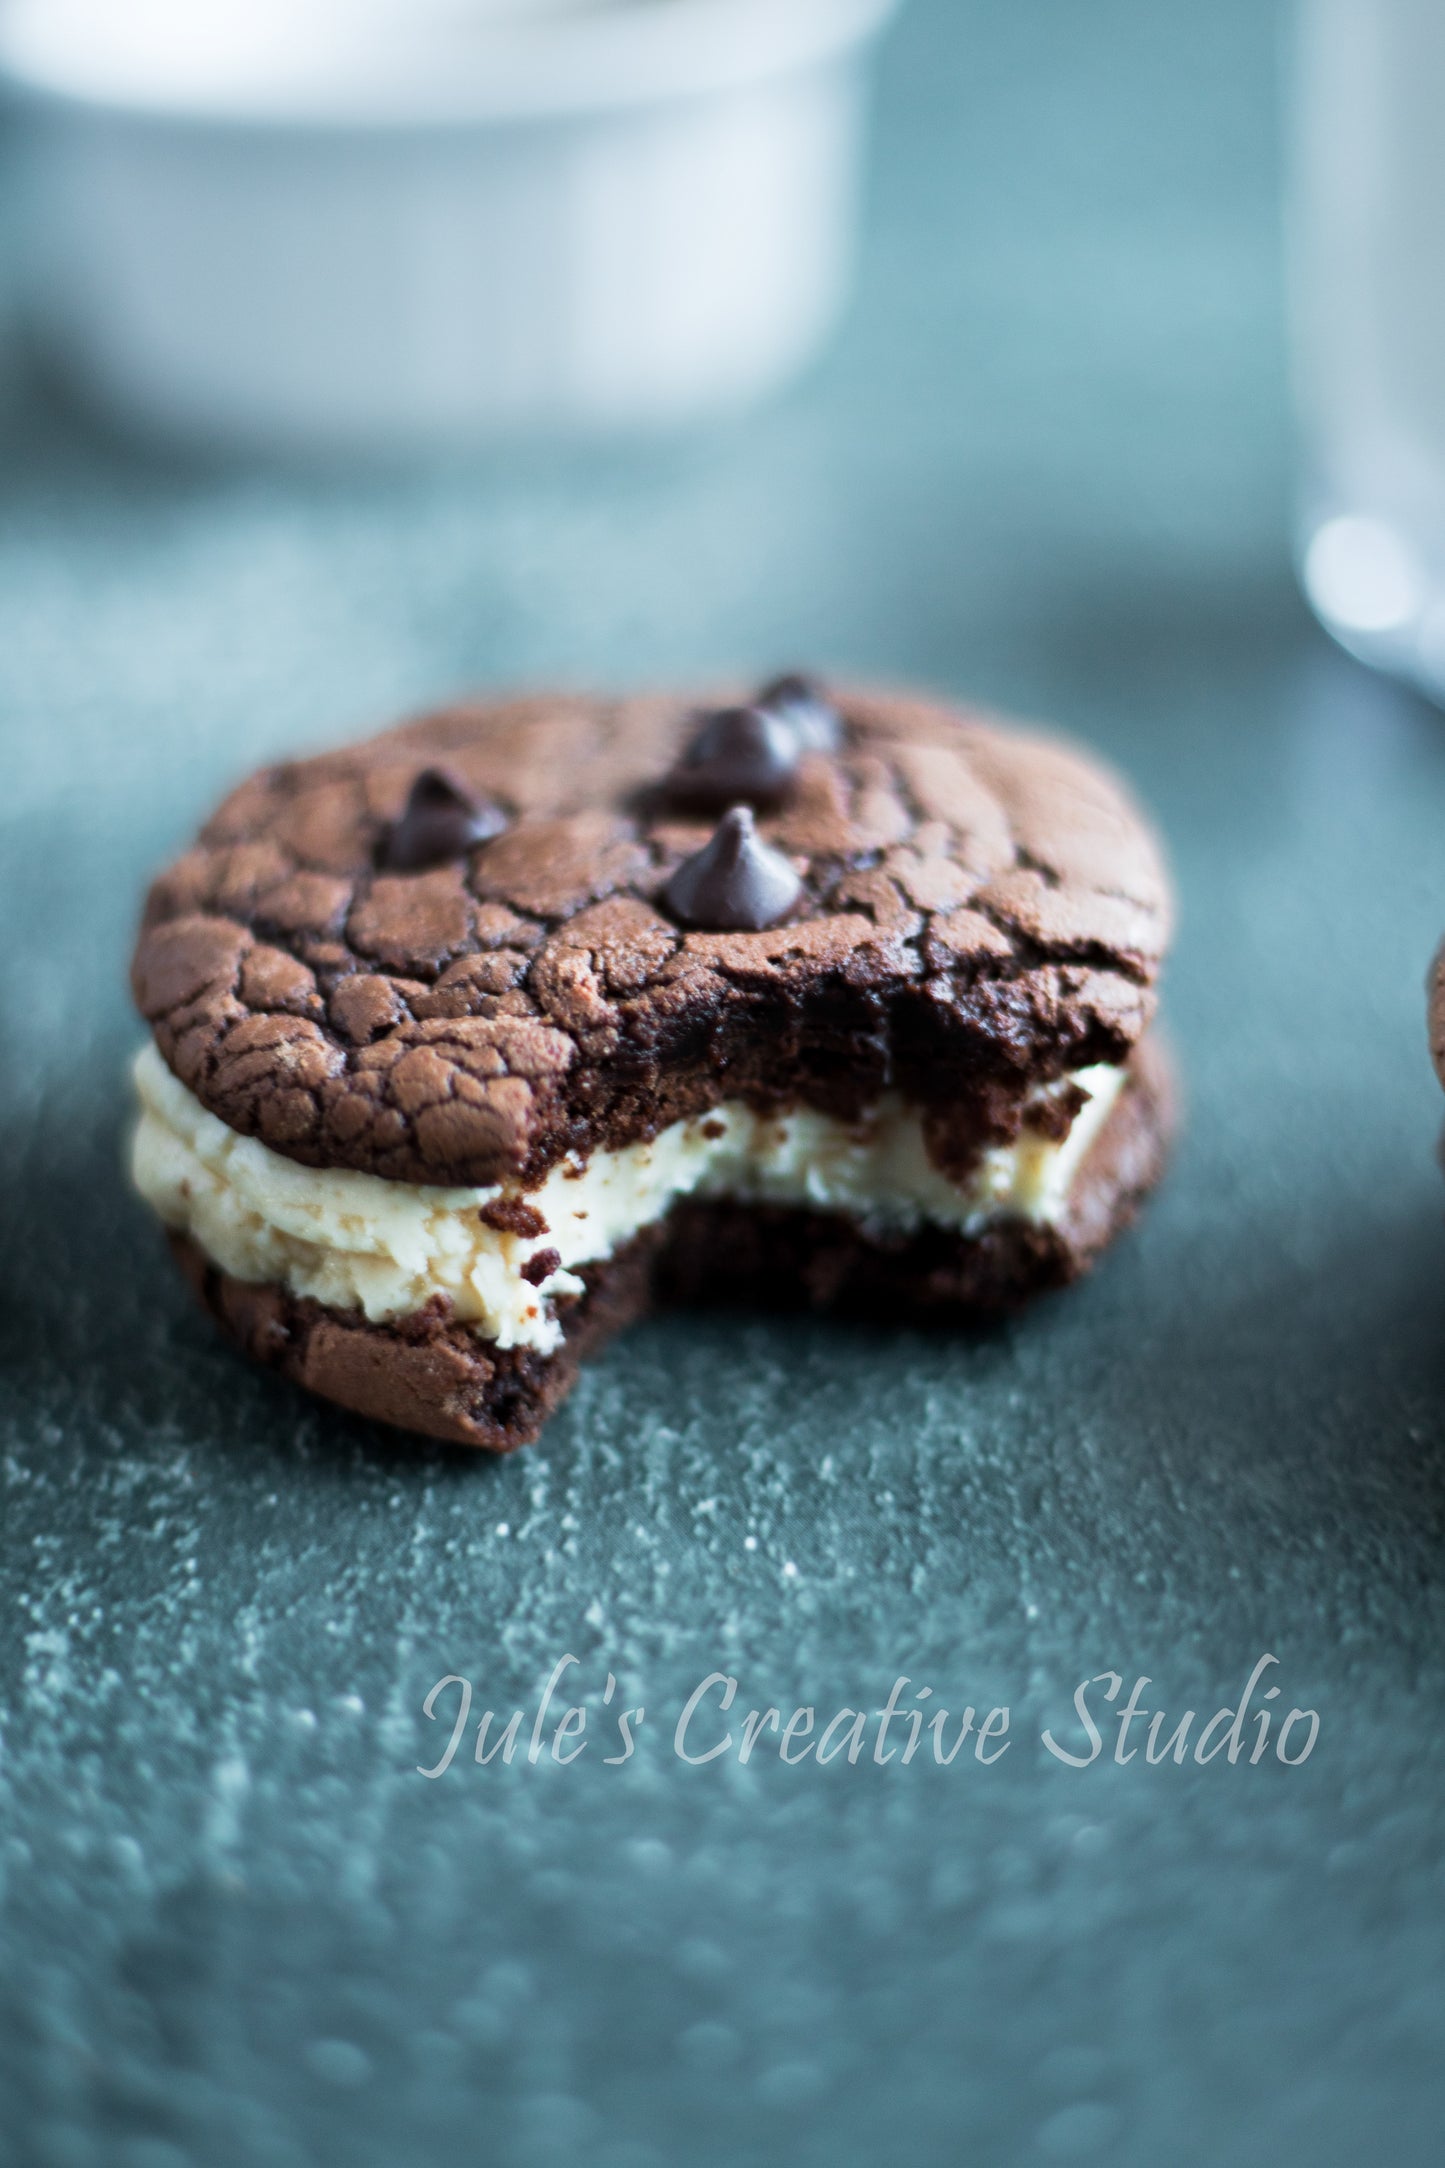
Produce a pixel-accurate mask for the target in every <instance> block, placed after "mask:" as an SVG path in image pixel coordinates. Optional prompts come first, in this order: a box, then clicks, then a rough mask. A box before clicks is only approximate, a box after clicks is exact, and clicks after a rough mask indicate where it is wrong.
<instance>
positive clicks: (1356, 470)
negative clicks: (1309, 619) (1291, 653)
mask: <svg viewBox="0 0 1445 2168" xmlns="http://www.w3.org/2000/svg"><path fill="white" fill-rule="evenodd" d="M1296 27H1297V44H1296V53H1295V67H1294V74H1293V100H1294V102H1293V113H1292V124H1293V145H1292V149H1293V172H1292V185H1291V191H1290V204H1289V273H1290V284H1291V302H1292V315H1293V333H1294V338H1293V346H1294V378H1295V392H1296V404H1297V408H1298V415H1299V425H1300V459H1301V488H1300V501H1299V531H1298V551H1299V564H1300V573H1301V578H1302V580H1303V583H1304V587H1305V591H1306V593H1307V595H1308V596H1309V599H1310V602H1311V603H1312V605H1313V607H1314V609H1315V611H1316V613H1317V614H1318V616H1319V617H1320V618H1321V619H1322V621H1323V622H1324V624H1325V625H1326V626H1327V627H1328V629H1329V630H1330V631H1331V632H1332V633H1334V635H1335V636H1336V638H1337V639H1339V640H1340V641H1341V642H1342V643H1343V644H1344V645H1345V646H1347V647H1348V648H1350V649H1351V650H1352V651H1353V652H1354V653H1356V654H1358V655H1360V656H1362V657H1363V658H1364V659H1365V660H1367V661H1369V662H1373V663H1376V664H1379V665H1380V666H1382V667H1384V668H1387V669H1391V670H1394V671H1397V672H1398V673H1400V674H1401V675H1404V676H1407V677H1409V678H1411V679H1413V680H1415V681H1416V682H1417V683H1420V684H1422V685H1423V686H1425V687H1426V688H1427V689H1428V690H1430V691H1432V692H1434V693H1436V694H1441V695H1445V123H1442V114H1445V0H1298V14H1297V26H1296Z"/></svg>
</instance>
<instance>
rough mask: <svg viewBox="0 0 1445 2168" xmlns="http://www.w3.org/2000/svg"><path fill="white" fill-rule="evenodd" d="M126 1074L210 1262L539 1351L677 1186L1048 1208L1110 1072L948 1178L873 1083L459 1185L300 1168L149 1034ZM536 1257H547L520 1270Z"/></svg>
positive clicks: (357, 1306) (903, 1114)
mask: <svg viewBox="0 0 1445 2168" xmlns="http://www.w3.org/2000/svg"><path fill="white" fill-rule="evenodd" d="M135 1080H136V1086H137V1089H138V1091H139V1094H140V1101H141V1118H140V1122H139V1125H138V1127H137V1130H136V1133H135V1142H134V1147H133V1152H132V1170H133V1173H134V1177H135V1182H136V1186H137V1187H138V1189H139V1190H140V1192H141V1194H142V1196H144V1197H145V1198H146V1200H147V1201H148V1203H149V1204H150V1205H152V1206H153V1208H154V1209H155V1211H156V1212H158V1213H159V1215H160V1217H161V1218H162V1219H163V1220H164V1221H165V1223H166V1225H167V1226H168V1227H172V1228H176V1229H178V1230H179V1231H181V1232H182V1233H184V1234H186V1235H188V1236H189V1237H190V1238H191V1240H192V1241H193V1242H195V1243H196V1244H197V1246H198V1247H199V1248H200V1249H201V1250H203V1251H204V1253H205V1254H206V1256H207V1257H208V1258H210V1260H211V1261H212V1263H213V1264H215V1265H217V1266H219V1267H220V1269H221V1270H222V1271H223V1272H227V1273H229V1274H231V1275H232V1276H233V1277H234V1278H235V1279H238V1280H246V1281H251V1282H257V1283H263V1284H271V1285H279V1286H282V1287H285V1288H287V1289H288V1290H289V1291H290V1292H291V1293H292V1294H294V1295H299V1296H310V1297H312V1298H313V1299H314V1300H315V1301H317V1302H321V1303H325V1304H327V1305H328V1306H329V1307H330V1308H333V1309H338V1310H360V1311H361V1312H362V1313H363V1314H364V1315H365V1316H366V1317H368V1318H370V1319H372V1320H373V1321H376V1322H381V1321H384V1320H386V1319H391V1318H398V1317H406V1316H409V1315H412V1314H414V1313H415V1312H416V1311H418V1310H421V1309H423V1308H424V1307H425V1306H426V1304H427V1303H428V1302H429V1301H431V1300H432V1299H433V1298H434V1297H435V1296H438V1295H441V1296H445V1297H446V1299H447V1300H448V1301H449V1302H450V1303H451V1305H452V1309H453V1312H454V1314H455V1316H456V1317H457V1319H458V1320H460V1321H461V1322H462V1323H464V1324H467V1325H470V1326H472V1327H473V1328H474V1329H475V1330H476V1332H477V1333H478V1334H479V1335H481V1336H482V1337H484V1338H485V1339H487V1340H490V1341H494V1342H495V1343H496V1345H497V1346H498V1347H503V1348H508V1347H530V1348H536V1349H538V1350H539V1351H540V1352H542V1353H547V1352H550V1351H551V1350H552V1349H554V1348H555V1347H556V1346H557V1345H558V1343H559V1342H560V1340H561V1338H562V1324H561V1321H560V1319H559V1316H558V1312H557V1302H558V1298H559V1297H565V1296H570V1295H579V1294H581V1293H582V1291H583V1285H584V1283H583V1281H582V1279H581V1278H580V1277H579V1274H580V1272H581V1270H582V1268H583V1267H584V1266H587V1265H591V1264H597V1263H600V1262H601V1261H602V1260H604V1259H605V1258H608V1257H611V1256H612V1255H613V1254H614V1252H615V1251H616V1250H618V1249H620V1248H621V1247H622V1246H623V1245H624V1244H625V1243H627V1242H629V1241H630V1240H631V1239H632V1237H633V1236H634V1235H637V1234H640V1233H641V1232H642V1231H643V1230H644V1229H645V1228H648V1227H652V1226H655V1225H656V1224H657V1222H658V1221H659V1220H661V1219H663V1218H664V1217H665V1216H666V1214H667V1212H668V1211H669V1209H670V1208H671V1206H672V1205H673V1204H674V1203H675V1202H676V1201H677V1200H678V1199H679V1198H681V1197H712V1198H727V1199H729V1200H732V1201H736V1202H750V1203H760V1204H779V1205H792V1206H800V1207H805V1208H807V1209H808V1210H811V1211H817V1212H837V1213H841V1214H845V1215H847V1216H848V1217H849V1218H851V1219H854V1220H856V1221H858V1222H860V1223H861V1224H862V1225H863V1227H864V1228H865V1229H872V1230H875V1231H878V1232H880V1233H881V1232H890V1233H891V1232H903V1233H907V1232H909V1231H912V1230H916V1229H917V1228H919V1227H922V1226H927V1225H932V1226H939V1227H945V1228H950V1229H953V1230H955V1231H956V1232H957V1233H959V1234H961V1235H974V1234H978V1233H981V1232H982V1231H983V1230H984V1229H985V1228H987V1227H989V1226H991V1225H993V1224H994V1223H995V1222H997V1221H1000V1220H1022V1221H1026V1222H1030V1223H1032V1224H1034V1225H1036V1226H1050V1225H1053V1224H1055V1223H1057V1221H1058V1220H1059V1218H1060V1217H1061V1216H1062V1214H1063V1212H1064V1211H1065V1209H1066V1207H1067V1205H1068V1201H1069V1194H1070V1191H1071V1189H1072V1187H1073V1184H1074V1181H1075V1178H1076V1176H1077V1175H1078V1172H1079V1169H1080V1167H1081V1166H1082V1164H1083V1162H1084V1159H1085V1157H1086V1156H1087V1153H1088V1151H1089V1147H1090V1145H1091V1144H1092V1143H1093V1142H1094V1139H1095V1138H1096V1137H1097V1136H1098V1134H1099V1131H1100V1129H1101V1128H1102V1127H1103V1125H1104V1122H1105V1121H1106V1119H1107V1117H1108V1114H1109V1111H1110V1109H1111V1107H1112V1106H1113V1104H1114V1101H1115V1099H1116V1098H1117V1097H1118V1094H1119V1091H1120V1088H1121V1086H1122V1085H1123V1082H1124V1071H1123V1070H1122V1069H1120V1068H1115V1067H1112V1066H1110V1065H1106V1064H1099V1065H1097V1066H1095V1067H1093V1068H1089V1069H1081V1070H1078V1071H1077V1072H1075V1074H1074V1075H1073V1076H1072V1077H1070V1078H1068V1079H1067V1080H1065V1081H1067V1082H1068V1083H1071V1084H1074V1085H1077V1086H1078V1088H1079V1089H1080V1090H1081V1091H1082V1092H1084V1093H1085V1094H1086V1095H1087V1097H1086V1100H1085V1104H1084V1105H1083V1107H1082V1108H1081V1109H1080V1111H1079V1112H1078V1113H1077V1114H1076V1115H1075V1117H1074V1121H1073V1124H1072V1126H1071V1127H1070V1129H1069V1132H1068V1134H1067V1136H1065V1137H1063V1138H1061V1139H1060V1138H1056V1137H1051V1136H1048V1135H1046V1134H1045V1133H1044V1131H1043V1128H1042V1127H1035V1128H1030V1127H1029V1125H1028V1121H1027V1116H1026V1118H1025V1126H1024V1128H1023V1129H1022V1131H1021V1132H1020V1134H1019V1136H1018V1137H1017V1138H1016V1140H1015V1141H1014V1142H1013V1143H1011V1144H1005V1145H996V1146H993V1147H991V1148H989V1149H987V1150H985V1151H984V1152H983V1154H982V1156H981V1157H980V1159H979V1160H978V1162H977V1164H976V1165H975V1167H974V1168H973V1170H972V1171H971V1173H970V1174H969V1176H968V1178H967V1180H966V1181H963V1182H954V1181H951V1180H950V1179H949V1178H948V1176H947V1175H945V1174H944V1173H942V1172H941V1170H940V1169H939V1168H938V1167H937V1166H936V1165H935V1164H934V1162H933V1161H932V1159H930V1157H929V1154H928V1149H927V1145H926V1143H925V1139H924V1131H923V1123H922V1121H921V1119H920V1116H919V1114H918V1112H917V1110H916V1109H915V1108H913V1107H911V1106H910V1105H908V1104H907V1103H906V1102H905V1101H904V1100H903V1099H902V1098H901V1097H900V1096H899V1095H898V1094H896V1093H892V1092H889V1093H885V1094H884V1095H883V1097H882V1098H880V1099H879V1100H878V1102H877V1103H876V1105H875V1106H874V1107H873V1108H871V1109H870V1110H869V1112H868V1114H867V1115H866V1117H865V1118H864V1119H862V1120H861V1121H857V1122H845V1121H840V1120H838V1119H837V1118H836V1117H835V1116H833V1115H828V1114H820V1113H817V1112H815V1111H814V1110H813V1109H811V1108H808V1107H795V1108H793V1109H791V1110H790V1111H788V1112H785V1113H763V1114H760V1113H757V1112H755V1111H754V1110H753V1109H752V1108H751V1107H748V1106H746V1105H744V1104H743V1103H742V1102H741V1101H740V1100H724V1102H723V1103H722V1104H721V1105H720V1106H716V1107H712V1108H710V1109H709V1110H708V1111H707V1112H706V1113H705V1114H699V1115H694V1116H691V1117H690V1118H689V1119H688V1120H686V1121H680V1122H673V1123H672V1124H670V1125H669V1126H668V1127H667V1128H665V1129H663V1130H660V1131H659V1132H658V1134H657V1135H656V1136H655V1137H651V1138H648V1139H645V1140H644V1141H642V1142H639V1143H636V1144H628V1145H624V1146H622V1147H621V1148H620V1149H619V1150H616V1151H597V1152H593V1153H592V1154H591V1155H590V1157H589V1158H587V1159H585V1160H583V1159H578V1158H569V1159H566V1160H563V1161H561V1162H560V1163H559V1164H558V1165H556V1166H554V1167H552V1168H551V1169H549V1171H548V1172H547V1173H546V1174H545V1175H544V1176H543V1178H542V1180H541V1181H540V1182H537V1183H535V1184H534V1185H533V1186H532V1187H531V1188H523V1187H522V1186H521V1185H520V1184H519V1183H515V1182H504V1183H497V1184H493V1185H491V1186H490V1187H481V1188H470V1189H468V1188H447V1187H442V1186H440V1185H432V1184H428V1183H419V1182H391V1181H386V1180H384V1179H383V1178H382V1177H380V1176H379V1175H373V1174H360V1173H355V1172H353V1171H351V1170H349V1169H344V1168H343V1169H330V1168H318V1167H303V1166H300V1165H298V1164H297V1162H296V1161H295V1160H291V1159H286V1158H284V1157H283V1156H282V1155H281V1153H279V1152H273V1151H272V1150H271V1149H270V1147H269V1146H268V1145H265V1144H262V1143H260V1142H259V1140H258V1139H256V1138H255V1137H243V1136H240V1135H239V1134H238V1133H237V1132H236V1131H235V1130H233V1129H229V1128H227V1126H226V1124H225V1123H224V1122H222V1121H221V1120H220V1119H219V1118H218V1117H217V1116H216V1115H214V1114H212V1113H210V1112H209V1111H208V1109H207V1108H205V1107H203V1106H202V1105H201V1103H200V1101H199V1100H198V1099H197V1098H196V1097H195V1096H194V1094H193V1093H191V1092H190V1091H188V1090H187V1089H186V1087H185V1086H184V1085H183V1084H182V1083H181V1082H180V1080H179V1079H178V1078H177V1077H175V1076H173V1075H172V1073H171V1071H170V1070H169V1069H168V1068H167V1067H166V1064H165V1062H164V1060H163V1059H162V1057H161V1055H160V1054H159V1052H158V1051H157V1049H156V1048H155V1047H154V1046H153V1045H148V1046H146V1047H145V1048H144V1049H143V1050H142V1052H141V1054H140V1055H139V1057H138V1058H137V1061H136V1065H135ZM1057 1089H1058V1087H1055V1090H1056V1091H1057ZM1040 1112H1042V1109H1040ZM503 1200H505V1201H506V1202H508V1203H512V1202H522V1203H525V1204H526V1205H528V1206H530V1207H531V1210H532V1212H533V1213H535V1214H536V1215H538V1216H539V1217H540V1220H541V1222H542V1223H543V1224H542V1230H541V1231H540V1232H537V1233H533V1234H520V1233H516V1232H512V1231H508V1230H507V1229H505V1228H500V1227H496V1226H493V1225H491V1224H490V1223H489V1221H488V1220H486V1219H485V1218H483V1216H482V1215H483V1213H484V1212H485V1211H486V1210H487V1208H488V1207H489V1206H496V1205H497V1204H498V1203H499V1202H500V1201H503ZM518 1216H519V1217H525V1216H524V1215H518ZM528 1224H535V1223H534V1222H528ZM548 1252H551V1253H553V1256H552V1257H547V1256H546V1253H548ZM537 1260H542V1261H543V1262H544V1263H545V1265H546V1268H547V1269H545V1270H544V1271H542V1272H537V1268H536V1262H535V1261H537ZM529 1266H530V1267H532V1269H533V1271H534V1273H536V1278H535V1282H534V1280H533V1279H529V1278H528V1276H527V1268H528V1267H529Z"/></svg>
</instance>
